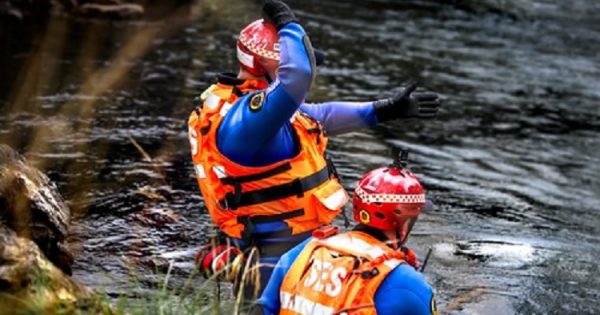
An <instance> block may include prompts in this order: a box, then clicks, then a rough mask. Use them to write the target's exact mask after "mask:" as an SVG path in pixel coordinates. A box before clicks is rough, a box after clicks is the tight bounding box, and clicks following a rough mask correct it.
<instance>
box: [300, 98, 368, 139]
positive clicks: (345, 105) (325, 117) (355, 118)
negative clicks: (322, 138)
mask: <svg viewBox="0 0 600 315" xmlns="http://www.w3.org/2000/svg"><path fill="white" fill-rule="evenodd" d="M300 110H301V111H303V112H305V113H307V114H308V115H309V116H311V117H312V118H314V119H316V120H318V121H319V122H321V124H323V127H325V131H327V133H328V134H329V135H337V134H341V133H344V132H349V131H352V130H356V129H360V128H364V127H372V126H375V125H376V124H377V122H378V121H377V116H376V115H375V110H374V107H373V102H367V103H365V102H362V103H361V102H327V103H321V104H302V105H301V106H300Z"/></svg>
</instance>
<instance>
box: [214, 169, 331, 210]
mask: <svg viewBox="0 0 600 315" xmlns="http://www.w3.org/2000/svg"><path fill="white" fill-rule="evenodd" d="M329 171H330V167H328V166H325V167H324V168H322V169H321V170H320V171H318V172H316V173H314V174H311V175H309V176H307V177H304V178H302V179H295V180H293V181H291V182H288V183H285V184H281V185H277V186H272V187H268V188H264V189H259V190H253V191H249V192H240V190H241V189H239V188H241V187H240V185H239V184H238V185H237V187H236V189H235V193H231V192H230V193H227V195H225V198H224V199H222V200H220V201H219V206H220V207H221V208H222V209H225V210H236V209H237V208H239V207H245V206H250V205H255V204H259V203H263V202H269V201H273V200H277V199H283V198H287V197H290V196H298V197H302V196H303V195H304V192H305V191H309V190H311V189H313V188H315V187H317V186H319V185H321V184H322V183H324V182H326V181H327V180H328V179H329V175H330V174H329Z"/></svg>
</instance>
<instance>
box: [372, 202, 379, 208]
mask: <svg viewBox="0 0 600 315" xmlns="http://www.w3.org/2000/svg"><path fill="white" fill-rule="evenodd" d="M373 204H374V205H376V206H378V207H381V202H374V203H373Z"/></svg>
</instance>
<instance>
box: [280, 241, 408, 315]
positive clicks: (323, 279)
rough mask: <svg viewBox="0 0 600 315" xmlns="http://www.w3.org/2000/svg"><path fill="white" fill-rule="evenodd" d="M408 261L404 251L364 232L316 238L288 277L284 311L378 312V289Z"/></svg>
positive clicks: (282, 296) (288, 314)
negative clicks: (398, 267)
mask: <svg viewBox="0 0 600 315" xmlns="http://www.w3.org/2000/svg"><path fill="white" fill-rule="evenodd" d="M404 262H405V261H404V254H403V253H402V252H400V251H396V250H393V249H392V248H390V247H388V246H386V245H385V244H384V243H383V242H381V241H379V240H378V239H376V238H375V237H373V236H371V235H369V234H366V233H363V232H358V231H352V232H347V233H343V234H338V235H334V236H331V237H329V238H326V239H313V240H312V241H311V242H309V243H308V244H307V245H306V247H305V248H304V250H303V251H302V252H301V253H300V255H298V257H297V258H296V260H295V261H294V263H293V264H292V266H291V268H290V269H289V271H288V273H287V274H286V276H285V277H284V279H283V282H282V284H281V289H280V301H281V310H280V312H279V314H286V315H292V314H293V315H298V314H302V315H309V314H310V315H313V314H321V315H331V314H343V313H344V312H345V313H347V314H351V315H355V314H361V315H366V314H377V312H376V310H375V304H374V297H375V292H377V288H379V285H380V284H381V282H382V281H383V280H384V279H385V277H386V276H387V275H388V274H389V273H390V272H391V271H392V270H394V268H396V267H397V266H398V265H400V264H402V263H404Z"/></svg>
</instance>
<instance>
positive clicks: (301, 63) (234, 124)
mask: <svg viewBox="0 0 600 315" xmlns="http://www.w3.org/2000/svg"><path fill="white" fill-rule="evenodd" d="M305 36H306V33H305V32H304V29H302V27H301V26H300V25H299V24H297V23H289V24H287V25H286V26H285V27H283V28H282V29H281V30H280V31H279V46H280V61H279V70H278V74H277V77H276V79H275V80H274V81H273V82H272V83H271V84H270V85H269V87H268V88H267V90H266V95H265V98H264V101H263V102H262V104H260V106H254V109H251V108H250V106H249V103H250V100H251V99H252V97H253V96H254V95H256V93H261V92H256V93H254V94H250V95H248V96H246V97H243V98H241V99H240V100H238V102H236V103H235V104H234V105H233V106H232V108H231V109H230V110H229V112H228V113H227V115H225V117H224V119H223V121H222V122H221V124H220V125H219V129H218V132H217V146H218V148H219V150H220V151H221V152H222V153H223V154H224V155H225V156H226V157H228V158H230V159H232V160H233V161H236V162H238V163H239V162H242V163H241V164H244V163H243V161H245V160H249V159H252V158H254V156H255V155H256V153H257V152H260V151H261V150H263V148H264V146H267V145H269V144H272V143H273V138H274V137H275V136H279V135H281V133H279V131H280V130H281V128H282V127H283V126H284V124H286V123H289V119H290V118H291V117H292V115H293V114H294V113H295V112H296V110H297V109H298V107H299V106H300V104H301V103H302V102H303V101H304V98H305V97H306V94H307V93H308V89H309V88H310V84H311V81H312V75H313V71H314V69H313V68H312V63H311V57H310V56H309V53H308V51H309V50H308V49H307V48H306V47H305V42H304V38H305ZM257 107H258V108H257ZM288 143H289V142H288Z"/></svg>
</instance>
